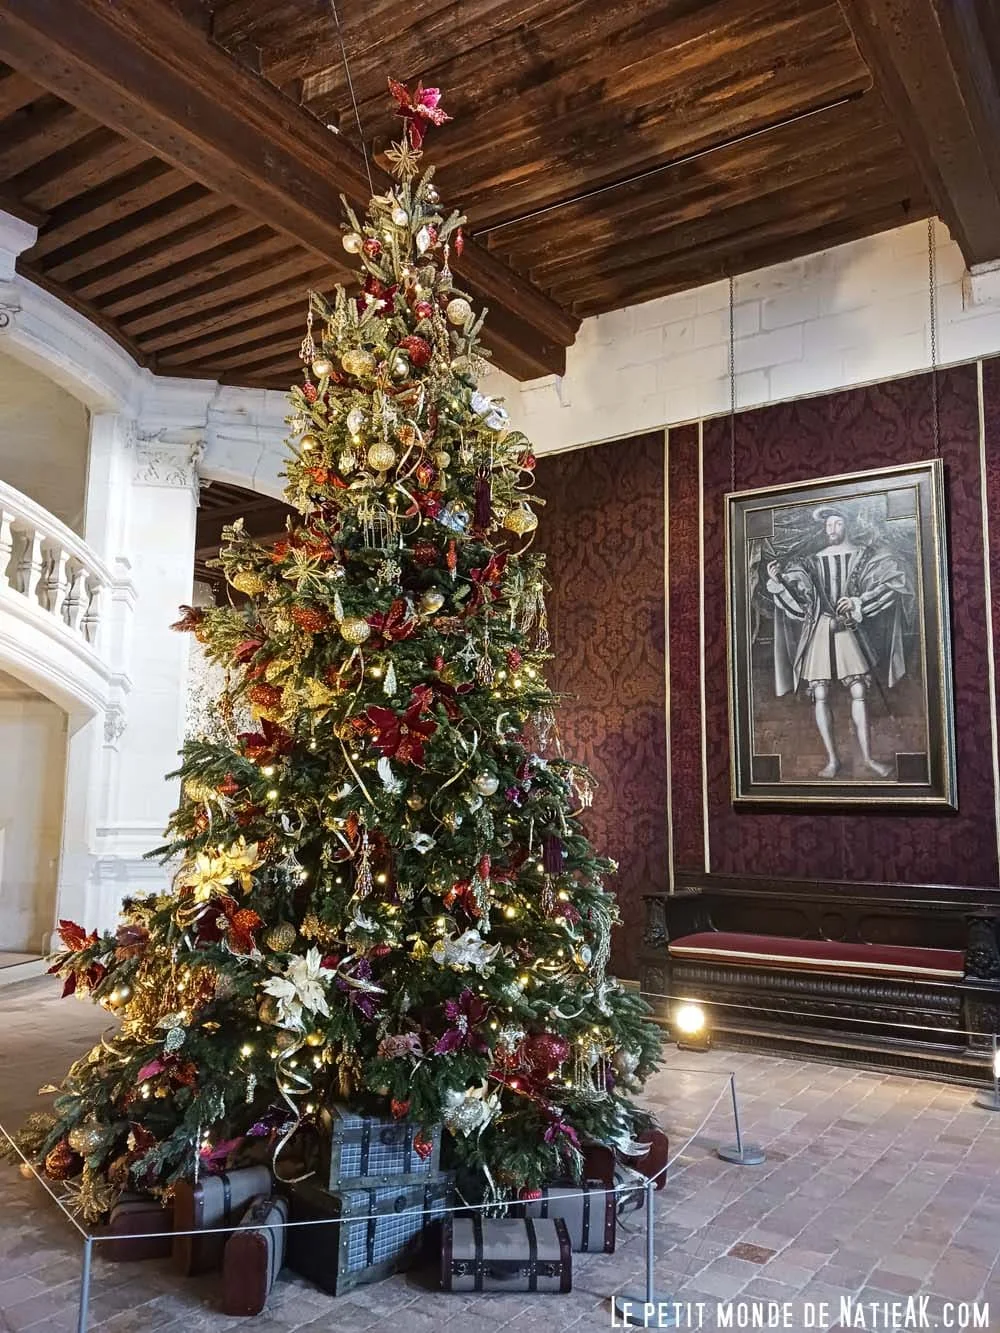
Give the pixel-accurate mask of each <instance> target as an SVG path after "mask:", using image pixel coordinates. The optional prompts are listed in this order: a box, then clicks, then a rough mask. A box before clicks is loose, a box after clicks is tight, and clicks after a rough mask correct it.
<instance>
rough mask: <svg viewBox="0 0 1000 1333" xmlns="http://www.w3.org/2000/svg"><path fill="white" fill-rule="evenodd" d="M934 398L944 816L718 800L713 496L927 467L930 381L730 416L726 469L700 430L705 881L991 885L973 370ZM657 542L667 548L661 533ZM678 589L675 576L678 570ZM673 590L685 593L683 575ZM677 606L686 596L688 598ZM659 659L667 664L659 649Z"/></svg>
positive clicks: (720, 653) (719, 516)
mask: <svg viewBox="0 0 1000 1333" xmlns="http://www.w3.org/2000/svg"><path fill="white" fill-rule="evenodd" d="M998 387H1000V386H998ZM939 394H940V418H939V419H940V438H941V457H942V459H943V460H944V464H945V485H946V495H947V519H948V527H949V538H950V541H949V546H950V564H951V619H952V641H953V661H954V693H955V714H956V719H957V750H958V796H959V809H958V811H957V813H953V812H942V813H929V814H926V815H916V814H913V813H912V811H906V810H901V811H899V812H889V813H886V812H876V811H872V812H868V811H862V812H858V813H849V814H833V813H822V812H820V813H815V814H813V813H809V814H806V813H801V814H789V813H787V812H785V811H768V810H761V811H760V812H746V811H743V810H739V811H738V810H736V809H734V807H733V805H732V803H731V801H730V797H729V729H728V728H729V718H728V702H727V691H726V671H727V666H726V580H725V569H724V561H725V552H724V540H725V538H724V507H723V505H724V501H723V497H724V494H725V492H726V491H727V490H729V489H730V479H731V475H732V476H733V477H735V487H736V489H737V490H743V489H747V488H750V487H755V486H768V485H772V484H776V483H781V482H794V481H804V480H807V479H809V478H811V477H823V476H834V475H836V474H838V473H846V472H854V471H861V470H863V469H867V468H880V467H889V466H892V465H893V464H897V463H908V462H913V461H916V460H920V459H927V458H932V457H933V456H934V434H933V410H932V394H931V381H930V377H929V376H926V375H921V376H916V377H913V378H908V379H900V380H895V381H891V382H888V383H883V384H877V385H872V386H870V387H867V388H862V389H855V390H851V391H848V392H843V393H836V394H830V395H827V396H824V397H821V398H809V399H803V400H800V401H798V402H792V403H784V404H778V405H776V406H773V407H768V408H762V409H760V410H758V411H750V412H744V413H741V414H740V415H739V417H738V418H737V422H736V431H735V456H734V457H733V456H732V455H731V449H730V423H729V421H728V419H723V420H717V421H712V422H706V423H705V426H704V459H703V470H704V557H705V584H704V597H705V626H706V636H705V668H706V718H707V728H706V732H707V738H708V809H709V841H710V869H711V870H712V871H713V872H717V873H726V874H739V873H742V872H746V873H756V874H760V873H767V874H773V875H776V876H788V877H795V876H801V877H816V878H833V879H847V880H872V881H876V882H884V881H892V880H896V881H902V882H910V883H939V884H970V885H979V884H995V883H996V882H997V869H998V868H997V843H996V826H995V807H994V789H993V763H992V754H991V747H990V744H989V736H990V712H989V706H990V700H989V675H988V671H987V657H986V648H987V639H986V632H987V616H988V615H989V614H990V609H989V608H988V607H987V604H986V595H985V580H984V563H983V540H982V509H981V486H980V452H979V410H978V385H977V368H976V366H975V365H970V366H960V367H958V368H955V369H952V370H948V371H944V372H941V373H940V375H939ZM996 448H1000V432H998V433H997V434H996V435H995V436H994V446H993V452H994V453H995V450H996ZM695 484H697V483H695ZM997 535H998V536H1000V533H998V534H997ZM671 542H672V544H673V543H674V542H675V536H674V532H673V528H672V529H671ZM678 576H679V577H682V576H684V571H679V575H678ZM687 578H688V580H689V582H694V581H695V580H696V579H697V572H696V570H694V569H692V570H691V571H690V573H689V574H688V575H687ZM671 584H672V585H673V578H672V579H671ZM694 587H695V589H696V588H697V584H696V582H695V583H694ZM686 595H687V596H688V597H690V596H691V588H690V586H689V587H688V588H687V590H686ZM672 647H673V651H674V654H675V655H676V652H677V651H678V647H677V645H675V644H674V641H673V640H672ZM681 689H682V685H681V682H680V681H679V680H678V679H677V678H676V677H675V678H674V691H673V701H674V716H675V717H676V714H677V710H678V709H682V710H683V709H686V708H689V707H692V706H694V703H693V700H692V699H691V698H690V695H685V694H682V692H681ZM674 757H675V763H676V762H677V761H678V759H679V758H681V756H679V755H678V752H677V748H676V746H675V749H674ZM676 811H677V806H676V805H675V812H676ZM682 845H683V846H684V847H685V855H686V857H687V859H688V860H690V861H691V863H692V867H693V868H696V869H701V868H703V866H702V862H701V859H700V858H698V857H697V856H696V855H694V849H693V848H692V847H690V846H689V845H688V844H687V843H684V844H682Z"/></svg>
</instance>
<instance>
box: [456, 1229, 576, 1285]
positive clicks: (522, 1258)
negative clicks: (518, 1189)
mask: <svg viewBox="0 0 1000 1333" xmlns="http://www.w3.org/2000/svg"><path fill="white" fill-rule="evenodd" d="M441 1285H442V1287H444V1289H445V1291H530V1292H532V1293H535V1292H539V1293H541V1292H546V1291H549V1292H563V1293H564V1292H567V1291H571V1290H572V1287H573V1252H572V1250H571V1248H570V1243H569V1230H568V1229H567V1226H566V1223H565V1222H564V1221H563V1219H562V1218H561V1217H560V1218H548V1219H542V1218H539V1219H538V1220H537V1221H536V1220H535V1219H533V1218H530V1217H529V1218H524V1219H523V1220H521V1219H516V1218H512V1217H483V1216H482V1214H481V1213H477V1214H476V1215H475V1216H474V1217H454V1218H448V1219H446V1221H445V1222H444V1225H443V1228H442V1236H441Z"/></svg>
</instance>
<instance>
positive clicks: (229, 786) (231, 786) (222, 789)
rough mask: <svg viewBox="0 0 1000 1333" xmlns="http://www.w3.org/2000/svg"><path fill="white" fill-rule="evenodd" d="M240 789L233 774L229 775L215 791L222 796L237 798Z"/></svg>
mask: <svg viewBox="0 0 1000 1333" xmlns="http://www.w3.org/2000/svg"><path fill="white" fill-rule="evenodd" d="M239 789H240V784H239V783H238V782H237V781H236V779H235V778H234V777H233V775H232V773H227V774H226V776H225V777H224V778H223V779H222V781H221V782H220V783H219V785H218V786H217V787H216V789H215V790H216V791H217V792H218V793H219V795H220V796H235V795H236V793H237V792H238V791H239Z"/></svg>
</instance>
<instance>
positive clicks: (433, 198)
mask: <svg viewBox="0 0 1000 1333" xmlns="http://www.w3.org/2000/svg"><path fill="white" fill-rule="evenodd" d="M424 198H425V199H426V200H427V202H428V203H429V204H436V203H437V202H438V201H439V199H440V198H441V196H440V195H439V194H438V191H437V186H436V185H428V186H427V188H426V189H425V190H424Z"/></svg>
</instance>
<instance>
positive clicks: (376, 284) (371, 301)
mask: <svg viewBox="0 0 1000 1333" xmlns="http://www.w3.org/2000/svg"><path fill="white" fill-rule="evenodd" d="M398 290H399V287H398V285H397V284H396V283H393V285H392V286H391V287H387V286H386V284H385V283H384V282H382V280H381V279H380V278H376V277H375V275H374V274H372V273H369V275H368V277H367V278H365V280H364V283H363V284H362V287H361V291H360V293H359V295H358V297H357V307H358V311H359V313H360V314H362V315H363V314H364V313H365V311H366V310H367V309H368V308H369V307H370V306H372V305H374V307H375V313H376V314H377V315H381V316H382V318H383V319H384V318H385V317H386V316H387V315H391V314H392V311H393V306H394V302H395V300H396V292H397V291H398Z"/></svg>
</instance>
